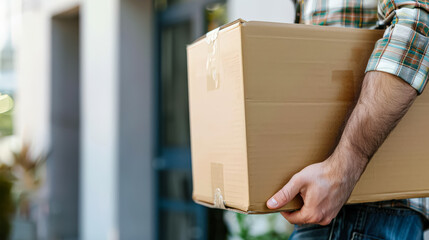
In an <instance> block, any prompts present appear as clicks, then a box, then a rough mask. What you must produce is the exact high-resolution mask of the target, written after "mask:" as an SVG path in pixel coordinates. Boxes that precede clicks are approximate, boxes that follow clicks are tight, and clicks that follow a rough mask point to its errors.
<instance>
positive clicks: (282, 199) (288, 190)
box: [267, 177, 301, 209]
mask: <svg viewBox="0 0 429 240" xmlns="http://www.w3.org/2000/svg"><path fill="white" fill-rule="evenodd" d="M300 190H301V184H300V181H298V180H297V178H296V177H292V179H291V180H290V181H289V182H288V183H287V184H286V185H285V186H284V187H283V188H282V189H281V190H280V191H278V192H277V193H276V194H274V196H273V197H271V198H270V199H269V200H268V201H267V207H268V208H270V209H277V208H281V207H283V206H284V205H286V204H287V203H288V202H290V201H291V200H292V199H293V198H294V197H295V196H296V195H297V194H298V193H299V191H300Z"/></svg>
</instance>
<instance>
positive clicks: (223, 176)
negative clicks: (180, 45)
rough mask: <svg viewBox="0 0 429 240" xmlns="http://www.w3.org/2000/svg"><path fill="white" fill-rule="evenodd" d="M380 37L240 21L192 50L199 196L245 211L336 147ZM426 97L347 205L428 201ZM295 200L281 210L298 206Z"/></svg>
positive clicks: (261, 209)
mask: <svg viewBox="0 0 429 240" xmlns="http://www.w3.org/2000/svg"><path fill="white" fill-rule="evenodd" d="M382 34H383V31H381V30H363V29H350V28H336V27H322V26H306V25H294V24H282V23H265V22H245V21H243V20H237V21H235V22H233V23H231V24H228V25H226V26H224V27H222V28H221V29H220V30H219V29H218V30H215V31H212V32H210V33H208V34H207V35H206V36H205V37H203V38H201V39H199V40H197V41H196V42H194V43H193V44H191V45H189V46H188V48H187V51H188V76H189V82H188V84H189V106H190V124H191V147H192V173H193V181H194V182H193V186H194V190H193V198H194V200H195V201H197V202H199V203H202V204H204V205H207V206H212V207H218V208H224V207H225V208H227V209H232V210H235V211H239V212H244V213H267V212H272V210H269V209H268V208H267V207H266V206H265V202H266V201H267V200H268V198H269V197H271V196H272V195H273V194H274V193H275V192H276V191H278V190H279V189H280V188H282V187H283V186H284V184H286V183H287V182H288V180H289V179H290V178H291V177H292V176H293V175H294V174H295V173H296V172H298V171H300V170H301V169H303V168H304V167H306V166H308V165H310V164H312V163H316V162H321V161H323V160H325V159H326V157H328V156H329V154H330V152H331V151H332V150H333V148H334V147H335V144H336V141H337V138H338V136H339V133H340V128H341V126H342V124H343V122H344V120H345V118H346V116H347V114H348V111H350V108H351V106H352V105H353V101H354V99H355V98H356V97H357V95H358V93H359V90H360V86H361V83H362V80H363V78H364V71H365V67H366V64H367V61H368V59H369V56H370V55H371V52H372V50H373V47H374V44H375V42H376V41H377V40H378V39H380V38H381V37H382ZM428 109H429V95H428V94H425V93H423V94H422V95H421V96H419V97H418V98H417V100H416V101H415V103H414V104H413V106H412V107H411V109H410V110H409V112H408V113H407V114H406V116H405V117H404V118H403V120H402V121H401V122H400V123H399V125H398V126H397V127H396V129H395V130H394V131H393V132H392V133H391V135H390V136H389V137H388V139H387V140H386V142H385V143H384V144H383V145H382V147H381V148H380V149H379V151H378V152H377V153H376V154H375V156H374V157H373V159H372V160H371V162H370V163H369V165H368V167H367V169H366V171H365V172H364V174H363V175H362V177H361V179H360V181H359V182H358V184H357V186H356V188H355V189H354V191H353V193H352V195H351V197H350V199H349V201H348V203H360V202H373V201H379V200H389V199H402V198H409V197H422V196H429V174H428V173H427V172H428V170H429V161H428V157H429V148H428V147H427V146H425V145H426V141H423V139H426V138H428V137H429V125H428V124H426V120H427V118H428V117H429V111H428ZM301 205H302V200H300V199H299V198H296V199H294V200H293V201H292V202H291V203H289V204H288V205H286V206H285V207H284V208H282V209H281V210H290V209H297V208H299V207H300V206H301Z"/></svg>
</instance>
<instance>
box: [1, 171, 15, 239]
mask: <svg viewBox="0 0 429 240" xmlns="http://www.w3.org/2000/svg"><path fill="white" fill-rule="evenodd" d="M12 186H13V183H12V179H11V177H10V169H7V167H0V239H8V238H9V234H10V230H11V218H12V216H13V212H14V204H13V200H12Z"/></svg>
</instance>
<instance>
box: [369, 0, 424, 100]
mask: <svg viewBox="0 0 429 240" xmlns="http://www.w3.org/2000/svg"><path fill="white" fill-rule="evenodd" d="M379 4H380V5H379V8H378V9H379V13H378V14H379V17H380V18H381V19H380V22H381V23H382V24H386V25H388V24H390V26H389V27H388V28H387V29H386V31H385V33H384V36H383V38H382V39H380V40H379V41H377V43H376V45H375V48H374V51H373V53H372V55H371V57H370V59H369V62H368V65H367V68H366V72H369V71H381V72H387V73H390V74H393V75H396V76H398V77H400V78H401V79H403V80H404V81H406V82H407V83H409V84H410V85H411V86H412V87H413V88H415V89H416V90H417V91H418V93H419V94H420V93H422V91H423V89H424V87H425V85H426V83H427V80H428V72H429V54H428V45H429V44H428V41H429V37H428V34H429V3H428V2H427V1H425V0H414V1H410V0H408V1H407V0H382V1H381V2H380V3H379Z"/></svg>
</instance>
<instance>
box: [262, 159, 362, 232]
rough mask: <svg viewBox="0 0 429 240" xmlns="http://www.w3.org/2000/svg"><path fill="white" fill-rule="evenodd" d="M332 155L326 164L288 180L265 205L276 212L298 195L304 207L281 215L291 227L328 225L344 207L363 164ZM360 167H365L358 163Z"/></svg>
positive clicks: (304, 171) (308, 169) (317, 164)
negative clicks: (309, 224) (293, 225)
mask: <svg viewBox="0 0 429 240" xmlns="http://www.w3.org/2000/svg"><path fill="white" fill-rule="evenodd" d="M360 162H361V161H360V160H359V161H352V160H351V159H350V160H348V159H347V158H345V156H340V155H339V154H333V155H332V156H331V157H329V158H328V159H327V160H325V161H323V162H321V163H316V164H312V165H310V166H308V167H306V168H304V169H303V170H302V171H300V172H299V173H297V174H295V175H294V176H293V177H292V179H291V180H290V181H289V182H288V183H287V184H286V185H285V186H284V187H283V188H282V189H281V190H280V191H279V192H277V193H276V194H275V195H274V196H273V198H271V199H270V200H269V201H268V202H267V206H268V207H269V208H271V209H276V208H279V207H282V206H284V205H285V204H286V203H288V202H289V201H291V200H292V199H293V198H294V197H295V196H296V195H298V194H300V195H301V197H302V199H303V200H304V206H303V207H302V208H301V209H300V210H299V211H295V212H282V213H281V214H282V215H283V217H284V218H286V219H287V220H288V221H289V222H290V223H292V224H306V223H316V224H320V225H328V224H329V223H330V222H331V221H332V219H333V218H334V217H335V216H336V215H337V214H338V212H339V211H340V209H341V207H342V206H343V205H344V204H345V203H346V201H347V199H348V198H349V196H350V194H351V192H352V191H353V188H354V186H355V184H356V183H357V181H358V179H359V176H360V175H361V173H362V172H363V170H364V168H365V164H355V163H360ZM362 163H365V162H363V161H362Z"/></svg>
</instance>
